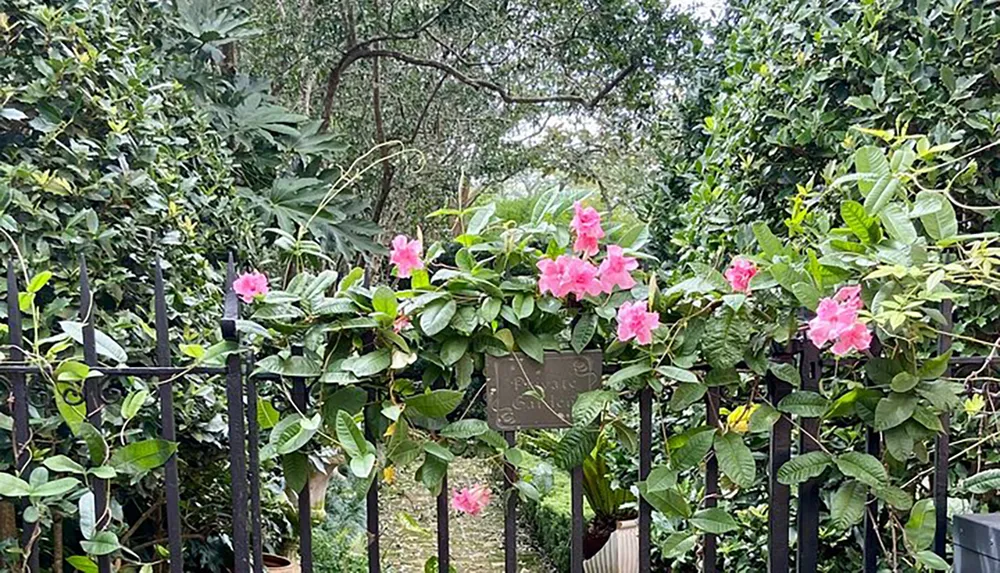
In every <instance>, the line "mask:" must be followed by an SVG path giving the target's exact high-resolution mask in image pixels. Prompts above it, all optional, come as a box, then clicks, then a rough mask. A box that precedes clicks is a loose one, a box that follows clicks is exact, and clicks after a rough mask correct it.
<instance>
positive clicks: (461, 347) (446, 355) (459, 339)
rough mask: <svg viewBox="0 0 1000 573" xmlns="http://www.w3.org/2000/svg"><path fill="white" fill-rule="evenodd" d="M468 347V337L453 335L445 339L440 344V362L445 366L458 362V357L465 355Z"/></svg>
mask: <svg viewBox="0 0 1000 573" xmlns="http://www.w3.org/2000/svg"><path fill="white" fill-rule="evenodd" d="M468 349H469V339H468V338H466V337H464V336H454V337H452V338H449V339H448V340H445V341H444V343H443V344H442V345H441V362H443V363H444V365H445V366H451V365H452V364H454V363H456V362H458V359H459V358H461V357H462V356H464V355H465V351H466V350H468Z"/></svg>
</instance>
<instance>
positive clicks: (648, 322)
mask: <svg viewBox="0 0 1000 573" xmlns="http://www.w3.org/2000/svg"><path fill="white" fill-rule="evenodd" d="M658 326H660V315H659V314H657V313H655V312H647V311H646V303H645V302H642V301H636V302H626V303H625V304H623V305H621V307H620V308H619V309H618V340H620V341H622V342H627V341H629V340H632V339H633V338H635V340H636V342H638V343H639V344H649V343H650V342H652V341H653V330H654V329H655V328H656V327H658Z"/></svg>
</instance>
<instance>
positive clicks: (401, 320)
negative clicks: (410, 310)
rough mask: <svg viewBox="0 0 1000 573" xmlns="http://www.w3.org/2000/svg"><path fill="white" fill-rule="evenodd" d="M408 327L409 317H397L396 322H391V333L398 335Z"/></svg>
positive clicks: (403, 315) (402, 315)
mask: <svg viewBox="0 0 1000 573" xmlns="http://www.w3.org/2000/svg"><path fill="white" fill-rule="evenodd" d="M409 326H410V317H408V316H406V315H405V314H401V315H399V316H397V317H396V320H394V321H392V331H393V332H395V333H396V334H399V333H400V332H402V331H403V330H404V329H406V328H409Z"/></svg>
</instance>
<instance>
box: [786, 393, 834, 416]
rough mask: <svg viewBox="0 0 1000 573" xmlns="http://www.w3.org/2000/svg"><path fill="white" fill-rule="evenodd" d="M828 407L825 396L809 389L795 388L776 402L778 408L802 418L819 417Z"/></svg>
mask: <svg viewBox="0 0 1000 573" xmlns="http://www.w3.org/2000/svg"><path fill="white" fill-rule="evenodd" d="M829 407H830V403H829V401H828V400H827V399H826V398H824V397H823V396H820V395H819V394H817V393H816V392H812V391H809V390H795V391H794V392H792V393H790V394H789V395H787V396H785V397H784V398H782V399H781V401H780V402H778V410H780V411H782V412H785V413H786V414H793V415H795V416H801V417H803V418H819V417H820V416H822V415H823V414H824V413H825V412H826V410H827V408H829Z"/></svg>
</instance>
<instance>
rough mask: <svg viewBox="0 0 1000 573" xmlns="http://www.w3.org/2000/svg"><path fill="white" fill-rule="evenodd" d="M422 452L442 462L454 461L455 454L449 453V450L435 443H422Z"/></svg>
mask: <svg viewBox="0 0 1000 573" xmlns="http://www.w3.org/2000/svg"><path fill="white" fill-rule="evenodd" d="M424 451H425V452H427V453H428V454H430V455H432V456H434V457H436V458H438V459H439V460H441V461H443V462H450V461H452V460H454V459H455V454H453V453H451V450H449V449H448V448H446V447H444V446H442V445H441V444H439V443H437V442H424Z"/></svg>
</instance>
